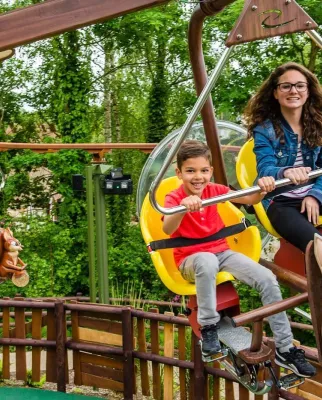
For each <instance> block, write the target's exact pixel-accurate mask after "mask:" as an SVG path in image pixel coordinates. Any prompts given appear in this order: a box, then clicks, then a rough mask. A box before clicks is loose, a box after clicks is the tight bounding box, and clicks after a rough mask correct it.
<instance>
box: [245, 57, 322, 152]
mask: <svg viewBox="0 0 322 400" xmlns="http://www.w3.org/2000/svg"><path fill="white" fill-rule="evenodd" d="M290 70H296V71H298V72H300V73H301V74H303V75H304V76H305V77H306V79H307V82H308V90H309V97H308V99H307V101H306V103H305V104H304V106H303V111H302V117H301V122H302V126H303V139H305V140H306V141H307V143H308V145H309V146H310V147H315V146H321V145H322V90H321V86H320V83H319V81H318V79H317V77H316V76H315V75H314V74H313V73H312V72H311V71H309V70H308V69H307V68H305V67H303V66H302V65H300V64H297V63H294V62H288V63H286V64H283V65H280V66H279V67H277V68H276V69H275V70H274V71H273V72H272V73H271V75H270V76H269V77H268V79H266V81H265V82H263V83H262V85H261V87H260V88H259V90H258V91H257V93H256V94H255V95H254V96H253V97H252V98H251V99H250V100H249V102H248V104H247V106H246V108H245V111H244V119H245V122H246V124H247V129H248V136H249V137H252V136H253V129H254V128H255V126H256V125H259V124H262V123H263V122H264V121H265V120H267V119H269V120H271V121H272V123H273V126H274V129H275V132H276V136H277V137H279V138H280V139H281V140H283V135H284V134H283V130H282V127H281V116H282V114H281V108H280V105H279V103H278V101H277V100H276V99H275V97H274V90H275V89H276V85H277V84H278V79H279V77H280V76H281V75H283V74H284V73H285V72H287V71H290Z"/></svg>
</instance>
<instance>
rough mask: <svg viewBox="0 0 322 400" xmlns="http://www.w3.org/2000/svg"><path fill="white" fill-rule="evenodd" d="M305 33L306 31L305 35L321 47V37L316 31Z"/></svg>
mask: <svg viewBox="0 0 322 400" xmlns="http://www.w3.org/2000/svg"><path fill="white" fill-rule="evenodd" d="M305 33H307V35H308V36H310V38H311V39H312V40H313V42H315V43H316V44H317V46H319V47H320V49H322V37H321V36H320V35H319V34H318V32H317V31H306V32H305Z"/></svg>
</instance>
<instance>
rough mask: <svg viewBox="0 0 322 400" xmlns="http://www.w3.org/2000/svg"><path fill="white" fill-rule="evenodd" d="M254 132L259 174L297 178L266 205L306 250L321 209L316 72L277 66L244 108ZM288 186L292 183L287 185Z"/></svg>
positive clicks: (321, 129)
mask: <svg viewBox="0 0 322 400" xmlns="http://www.w3.org/2000/svg"><path fill="white" fill-rule="evenodd" d="M244 115H245V121H246V123H247V127H248V133H249V136H250V137H253V138H254V152H255V155H256V161H257V173H258V177H257V179H258V178H260V177H263V176H273V177H274V178H275V179H276V180H277V179H282V178H289V179H290V180H291V181H292V183H293V184H295V185H298V187H296V188H294V186H293V185H292V186H291V187H289V189H290V190H289V191H287V192H283V193H281V191H280V190H283V191H285V189H286V188H285V187H284V188H281V189H280V190H279V189H277V190H275V191H274V192H272V194H273V195H272V197H270V198H265V199H264V200H263V205H264V207H265V209H266V210H267V216H268V218H269V220H270V221H271V224H272V225H273V227H274V229H275V230H276V231H277V232H278V233H279V234H280V235H281V236H282V237H284V238H285V239H286V240H287V241H289V242H290V243H292V244H293V245H294V246H296V247H298V248H299V249H301V250H302V251H303V252H305V249H306V246H307V244H308V243H309V242H310V241H311V240H313V237H314V233H318V230H317V229H316V228H315V226H314V225H316V224H317V223H318V218H319V215H320V213H321V211H322V208H321V204H322V176H320V177H318V178H317V179H316V180H315V181H314V182H311V181H309V178H308V172H309V171H311V170H315V169H317V168H321V167H322V147H321V146H322V90H321V86H320V84H319V81H318V79H317V78H316V76H315V75H314V74H313V73H312V72H310V71H309V70H308V69H306V68H305V67H303V66H301V65H299V64H296V63H293V62H289V63H287V64H283V65H281V66H279V67H277V68H276V69H275V70H274V71H273V72H272V73H271V75H270V76H269V77H268V79H267V80H266V81H265V82H264V83H263V84H262V85H261V87H260V88H259V90H258V92H257V93H256V94H255V95H254V96H253V97H252V98H251V99H250V101H249V103H248V105H247V107H246V110H245V114H244ZM286 190H287V189H286Z"/></svg>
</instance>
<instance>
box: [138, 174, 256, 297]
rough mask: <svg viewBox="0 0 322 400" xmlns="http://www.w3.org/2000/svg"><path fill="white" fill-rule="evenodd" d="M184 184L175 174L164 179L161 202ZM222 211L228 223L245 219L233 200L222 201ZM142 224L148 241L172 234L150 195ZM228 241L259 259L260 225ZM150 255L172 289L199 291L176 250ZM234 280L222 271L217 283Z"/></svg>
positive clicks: (189, 292) (159, 192)
mask: <svg viewBox="0 0 322 400" xmlns="http://www.w3.org/2000/svg"><path fill="white" fill-rule="evenodd" d="M180 184H181V181H180V180H179V179H178V178H177V177H175V176H174V177H171V178H167V179H164V180H163V181H162V182H161V184H160V186H159V187H158V189H157V193H156V199H157V202H158V204H160V205H162V206H163V205H164V199H165V196H166V194H168V193H169V192H171V191H172V190H174V189H176V188H177V187H178V186H179V185H180ZM218 211H219V213H220V215H221V218H222V219H223V221H224V223H225V225H226V226H229V225H233V224H237V223H239V222H240V221H241V219H242V218H244V214H243V213H242V212H241V211H240V210H238V209H237V208H236V207H235V206H233V205H232V204H231V203H229V202H226V203H222V204H219V205H218ZM140 225H141V231H142V235H143V239H144V241H145V243H146V244H149V243H151V242H152V241H154V240H159V239H165V238H167V237H168V235H166V234H165V233H164V232H163V230H162V220H161V214H159V213H158V212H157V211H155V210H154V208H153V207H152V206H151V203H150V201H149V195H147V196H146V197H145V199H144V202H143V205H142V209H141V214H140ZM227 240H228V243H229V246H230V248H231V249H232V250H235V251H239V252H240V253H243V254H245V255H246V256H248V257H250V258H252V259H253V260H255V261H258V260H259V257H260V253H261V239H260V234H259V231H258V229H257V227H255V226H250V227H248V228H247V229H246V230H245V231H243V232H241V233H239V234H238V235H234V236H231V237H228V238H227ZM150 254H151V258H152V261H153V264H154V266H155V269H156V271H157V273H158V275H159V277H160V279H161V281H162V282H163V283H164V285H165V286H166V287H167V288H168V289H169V290H171V291H172V292H174V293H177V294H179V295H195V294H196V286H195V284H192V283H190V282H188V281H186V280H184V279H183V278H182V276H181V274H180V272H179V270H178V268H177V266H176V264H175V261H174V257H173V250H172V249H165V250H158V251H155V252H152V253H150ZM231 280H234V277H233V276H232V275H231V274H230V273H228V272H219V274H217V279H216V283H217V285H218V284H220V283H223V282H226V281H231Z"/></svg>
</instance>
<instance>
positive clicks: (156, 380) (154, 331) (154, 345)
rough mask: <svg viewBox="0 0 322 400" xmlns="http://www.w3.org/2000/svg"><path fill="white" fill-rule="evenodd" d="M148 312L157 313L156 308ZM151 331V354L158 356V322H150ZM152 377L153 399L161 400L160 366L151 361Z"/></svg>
mask: <svg viewBox="0 0 322 400" xmlns="http://www.w3.org/2000/svg"><path fill="white" fill-rule="evenodd" d="M149 311H150V312H154V313H157V314H158V313H159V310H158V309H157V308H151V309H150V310H149ZM150 331H151V352H152V354H157V355H159V350H160V348H159V322H158V321H152V320H150ZM152 376H153V398H154V399H156V400H161V376H160V366H159V364H158V363H157V362H155V361H152Z"/></svg>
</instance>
